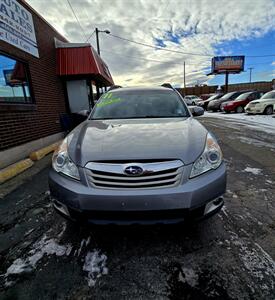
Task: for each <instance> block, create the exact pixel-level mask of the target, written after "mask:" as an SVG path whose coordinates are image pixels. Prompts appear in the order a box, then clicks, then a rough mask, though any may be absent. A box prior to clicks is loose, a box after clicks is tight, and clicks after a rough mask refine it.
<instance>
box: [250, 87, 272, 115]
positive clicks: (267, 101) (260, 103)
mask: <svg viewBox="0 0 275 300" xmlns="http://www.w3.org/2000/svg"><path fill="white" fill-rule="evenodd" d="M274 108H275V90H273V91H271V92H268V93H266V94H264V95H263V96H262V97H261V98H260V99H258V100H254V101H251V102H250V103H248V104H247V105H246V107H245V112H246V113H248V114H266V115H272V114H273V113H274Z"/></svg>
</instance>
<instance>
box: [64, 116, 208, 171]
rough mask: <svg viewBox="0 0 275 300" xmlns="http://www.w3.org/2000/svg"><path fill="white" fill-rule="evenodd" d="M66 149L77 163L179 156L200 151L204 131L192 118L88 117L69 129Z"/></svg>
mask: <svg viewBox="0 0 275 300" xmlns="http://www.w3.org/2000/svg"><path fill="white" fill-rule="evenodd" d="M71 134H72V139H71V141H70V144H69V147H68V152H69V156H70V158H71V159H72V160H73V162H75V163H76V164H77V165H79V166H82V167H84V166H85V165H86V164H87V163H88V162H90V161H110V160H111V161H116V160H120V161H126V160H127V161H129V160H133V161H134V160H145V159H159V160H162V159H181V160H182V161H183V163H184V164H190V163H193V162H194V161H195V160H196V159H197V158H198V157H199V155H200V154H201V153H202V151H203V149H204V146H205V140H206V135H207V130H206V129H205V128H204V126H202V125H201V124H200V123H199V122H198V121H197V120H195V119H194V118H192V117H190V118H176V119H175V118H163V119H132V120H130V119H127V120H126V119H125V120H87V121H85V122H83V123H82V124H80V125H79V126H78V127H76V128H75V129H74V130H73V131H72V132H71Z"/></svg>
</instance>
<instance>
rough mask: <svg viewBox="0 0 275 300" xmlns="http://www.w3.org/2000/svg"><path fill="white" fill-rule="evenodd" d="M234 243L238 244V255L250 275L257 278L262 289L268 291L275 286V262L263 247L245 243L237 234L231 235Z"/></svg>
mask: <svg viewBox="0 0 275 300" xmlns="http://www.w3.org/2000/svg"><path fill="white" fill-rule="evenodd" d="M231 239H232V242H233V244H234V245H236V246H238V247H239V249H240V251H239V257H240V259H241V261H242V263H243V265H244V267H245V268H246V269H247V271H248V272H249V274H250V275H252V276H253V277H255V278H257V279H258V281H259V282H260V286H261V289H262V290H266V291H270V290H273V289H274V287H275V263H274V260H273V259H272V257H271V256H270V255H269V254H268V253H267V252H265V251H264V250H263V248H262V247H261V246H260V245H259V244H257V243H254V245H255V246H256V247H251V246H252V245H249V244H247V243H246V242H245V241H243V240H241V239H240V238H239V237H238V236H234V237H231Z"/></svg>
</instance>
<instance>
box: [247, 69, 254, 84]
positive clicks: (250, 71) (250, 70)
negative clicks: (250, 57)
mask: <svg viewBox="0 0 275 300" xmlns="http://www.w3.org/2000/svg"><path fill="white" fill-rule="evenodd" d="M248 69H249V82H251V79H252V70H253V69H254V68H248Z"/></svg>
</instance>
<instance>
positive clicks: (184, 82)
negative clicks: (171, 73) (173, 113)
mask: <svg viewBox="0 0 275 300" xmlns="http://www.w3.org/2000/svg"><path fill="white" fill-rule="evenodd" d="M183 84H184V94H185V93H186V81H185V61H184V62H183Z"/></svg>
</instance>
